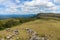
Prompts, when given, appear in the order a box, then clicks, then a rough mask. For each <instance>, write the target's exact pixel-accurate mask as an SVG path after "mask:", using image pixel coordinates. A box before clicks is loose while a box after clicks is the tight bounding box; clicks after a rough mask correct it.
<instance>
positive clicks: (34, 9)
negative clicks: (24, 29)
mask: <svg viewBox="0 0 60 40" xmlns="http://www.w3.org/2000/svg"><path fill="white" fill-rule="evenodd" d="M12 1H14V0H0V5H3V6H5V9H3V10H0V13H3V12H4V13H20V14H21V13H22V14H24V13H27V14H28V13H39V12H46V11H45V10H52V12H53V11H55V10H56V9H57V7H56V5H55V4H54V3H52V2H50V1H49V0H32V1H26V2H23V3H20V2H21V1H20V0H15V2H12ZM16 3H20V4H19V5H17V4H16Z"/></svg>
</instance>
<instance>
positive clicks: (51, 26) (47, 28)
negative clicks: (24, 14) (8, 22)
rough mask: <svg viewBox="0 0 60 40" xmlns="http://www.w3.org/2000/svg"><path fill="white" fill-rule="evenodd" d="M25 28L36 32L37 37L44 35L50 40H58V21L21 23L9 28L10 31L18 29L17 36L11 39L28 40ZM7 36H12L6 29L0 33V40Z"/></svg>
mask: <svg viewBox="0 0 60 40" xmlns="http://www.w3.org/2000/svg"><path fill="white" fill-rule="evenodd" d="M25 28H30V29H32V30H34V31H36V32H37V33H38V34H39V36H42V35H44V34H46V35H48V36H49V39H50V40H60V21H58V20H54V19H50V20H45V19H38V20H35V21H30V22H27V23H23V24H22V25H17V26H15V27H11V28H10V29H11V30H15V29H18V31H19V35H16V36H14V37H13V40H16V38H17V37H19V38H20V40H29V39H28V37H29V36H30V35H29V34H28V33H27V32H26V30H24V29H25ZM9 34H12V33H11V32H7V31H6V29H5V30H2V31H0V38H3V37H5V36H7V35H9Z"/></svg>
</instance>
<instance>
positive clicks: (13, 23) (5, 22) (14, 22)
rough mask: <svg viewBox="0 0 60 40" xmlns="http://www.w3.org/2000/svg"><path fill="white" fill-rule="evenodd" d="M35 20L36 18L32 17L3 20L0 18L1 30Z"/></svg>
mask: <svg viewBox="0 0 60 40" xmlns="http://www.w3.org/2000/svg"><path fill="white" fill-rule="evenodd" d="M33 20H36V18H34V17H30V18H12V19H8V20H2V21H1V20H0V30H3V29H6V28H10V27H13V26H16V25H21V24H23V23H25V22H29V21H33Z"/></svg>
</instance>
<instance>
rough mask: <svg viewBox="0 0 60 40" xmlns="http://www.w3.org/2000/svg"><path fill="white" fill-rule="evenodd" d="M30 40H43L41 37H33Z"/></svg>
mask: <svg viewBox="0 0 60 40" xmlns="http://www.w3.org/2000/svg"><path fill="white" fill-rule="evenodd" d="M30 40H41V38H40V37H39V36H32V37H31V38H30Z"/></svg>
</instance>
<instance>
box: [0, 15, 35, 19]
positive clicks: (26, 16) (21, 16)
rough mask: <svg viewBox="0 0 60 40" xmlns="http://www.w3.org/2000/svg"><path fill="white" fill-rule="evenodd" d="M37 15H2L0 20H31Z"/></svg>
mask: <svg viewBox="0 0 60 40" xmlns="http://www.w3.org/2000/svg"><path fill="white" fill-rule="evenodd" d="M33 16H35V14H25V15H20V14H11V15H0V19H6V18H29V17H33Z"/></svg>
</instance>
